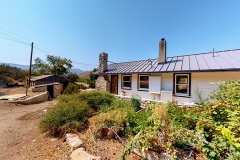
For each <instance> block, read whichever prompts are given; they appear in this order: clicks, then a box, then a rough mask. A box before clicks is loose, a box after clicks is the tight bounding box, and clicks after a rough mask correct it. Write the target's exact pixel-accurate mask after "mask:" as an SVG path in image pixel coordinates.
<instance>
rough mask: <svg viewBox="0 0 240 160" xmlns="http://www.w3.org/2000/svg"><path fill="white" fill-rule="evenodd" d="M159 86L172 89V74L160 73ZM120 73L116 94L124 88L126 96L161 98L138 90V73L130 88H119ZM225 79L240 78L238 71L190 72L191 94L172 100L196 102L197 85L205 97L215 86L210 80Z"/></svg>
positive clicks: (174, 97)
mask: <svg viewBox="0 0 240 160" xmlns="http://www.w3.org/2000/svg"><path fill="white" fill-rule="evenodd" d="M159 76H161V88H162V90H173V74H172V73H167V74H161V75H159ZM121 77H122V76H121V75H119V76H118V95H120V94H121V92H122V91H123V90H124V91H125V92H126V96H129V97H131V96H132V95H134V94H137V95H139V96H140V97H142V99H150V100H153V99H155V100H161V97H160V95H159V94H157V95H154V94H151V93H149V92H148V91H138V90H137V84H138V82H137V81H138V75H137V74H133V75H132V88H131V90H127V89H122V88H121ZM225 80H240V72H206V73H205V72H199V73H192V74H191V96H190V97H188V98H185V97H177V96H173V100H175V101H178V102H197V98H196V97H195V95H194V90H195V89H196V86H198V87H199V88H200V89H201V90H203V91H204V92H205V97H206V96H207V95H208V94H209V93H210V92H211V91H212V90H214V89H216V88H217V85H211V84H210V82H218V81H225Z"/></svg>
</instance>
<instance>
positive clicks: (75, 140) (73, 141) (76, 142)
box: [66, 133, 82, 151]
mask: <svg viewBox="0 0 240 160" xmlns="http://www.w3.org/2000/svg"><path fill="white" fill-rule="evenodd" d="M66 139H67V142H68V144H69V146H70V147H71V151H73V150H74V149H75V148H78V147H80V145H81V144H82V141H81V140H80V139H79V137H78V136H77V135H76V134H72V133H67V134H66Z"/></svg>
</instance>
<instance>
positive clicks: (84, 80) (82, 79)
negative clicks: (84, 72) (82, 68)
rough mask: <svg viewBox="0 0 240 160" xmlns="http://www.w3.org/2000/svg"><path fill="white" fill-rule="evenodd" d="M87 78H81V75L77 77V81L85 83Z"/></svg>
mask: <svg viewBox="0 0 240 160" xmlns="http://www.w3.org/2000/svg"><path fill="white" fill-rule="evenodd" d="M88 79H89V78H83V77H79V78H78V79H77V82H84V83H87V80H88Z"/></svg>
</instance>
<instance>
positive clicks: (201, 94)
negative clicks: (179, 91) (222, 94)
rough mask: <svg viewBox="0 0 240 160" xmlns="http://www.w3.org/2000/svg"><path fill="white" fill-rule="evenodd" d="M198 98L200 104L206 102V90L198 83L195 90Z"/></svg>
mask: <svg viewBox="0 0 240 160" xmlns="http://www.w3.org/2000/svg"><path fill="white" fill-rule="evenodd" d="M193 92H194V94H195V96H196V98H197V99H198V104H199V105H204V103H205V102H206V99H205V98H204V97H205V91H203V90H202V89H201V88H199V87H198V85H197V84H196V86H195V88H194V90H193Z"/></svg>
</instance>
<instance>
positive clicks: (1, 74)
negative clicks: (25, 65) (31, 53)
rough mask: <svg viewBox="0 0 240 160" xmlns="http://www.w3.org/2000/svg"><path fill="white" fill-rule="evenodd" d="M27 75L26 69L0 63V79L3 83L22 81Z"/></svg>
mask: <svg viewBox="0 0 240 160" xmlns="http://www.w3.org/2000/svg"><path fill="white" fill-rule="evenodd" d="M27 76H28V71H25V70H22V69H20V68H16V67H11V66H9V65H4V64H2V65H0V80H2V81H4V82H5V83H7V82H8V83H10V82H14V81H24V80H26V77H27Z"/></svg>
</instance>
